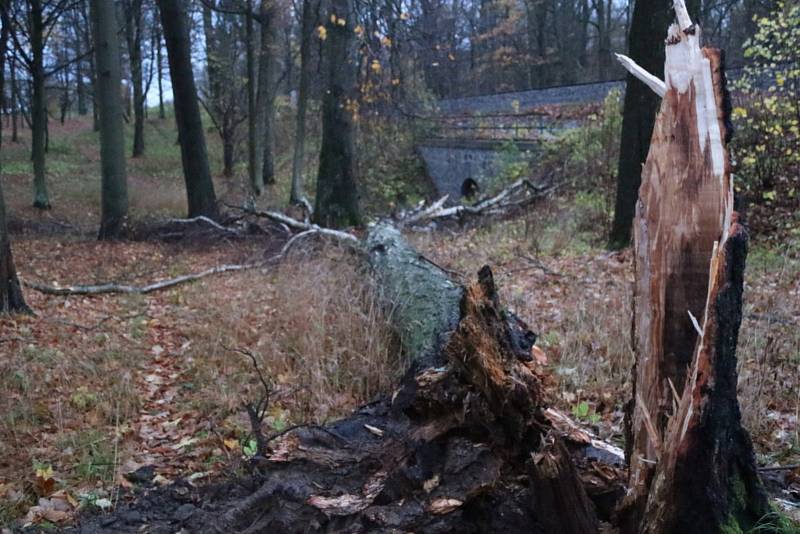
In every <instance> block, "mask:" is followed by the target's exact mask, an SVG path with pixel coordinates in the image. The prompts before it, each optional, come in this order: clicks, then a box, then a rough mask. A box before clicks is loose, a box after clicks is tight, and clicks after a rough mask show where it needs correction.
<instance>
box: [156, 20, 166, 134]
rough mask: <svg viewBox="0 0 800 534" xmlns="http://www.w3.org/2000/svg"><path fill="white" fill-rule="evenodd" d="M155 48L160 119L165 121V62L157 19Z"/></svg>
mask: <svg viewBox="0 0 800 534" xmlns="http://www.w3.org/2000/svg"><path fill="white" fill-rule="evenodd" d="M153 47H154V48H155V49H156V76H158V118H159V119H165V118H166V117H167V113H166V111H165V110H164V86H163V79H164V60H163V57H162V54H161V25H160V24H159V22H158V19H157V18H154V19H153Z"/></svg>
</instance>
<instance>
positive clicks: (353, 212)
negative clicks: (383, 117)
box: [314, 0, 361, 227]
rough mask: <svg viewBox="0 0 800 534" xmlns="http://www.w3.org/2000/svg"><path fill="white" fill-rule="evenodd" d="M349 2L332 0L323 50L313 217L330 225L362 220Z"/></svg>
mask: <svg viewBox="0 0 800 534" xmlns="http://www.w3.org/2000/svg"><path fill="white" fill-rule="evenodd" d="M355 26H356V25H355V14H354V12H353V2H352V0H332V1H331V13H330V18H329V19H328V22H327V39H326V40H325V51H326V55H327V62H328V64H327V66H328V72H327V76H328V84H327V90H326V91H325V96H324V97H323V102H322V147H321V149H320V154H319V173H318V174H317V196H316V206H315V208H314V219H315V221H316V222H317V223H318V224H321V225H323V226H330V227H341V226H347V225H357V224H359V223H360V222H361V214H360V212H359V207H358V192H357V189H356V171H355V154H354V149H353V114H354V113H356V112H357V110H356V109H355V104H356V101H355V94H354V85H355V76H356V72H355V70H356V61H355V57H354V53H353V52H354V50H353V44H354V36H355V33H354V30H355Z"/></svg>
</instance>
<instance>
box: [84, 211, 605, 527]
mask: <svg viewBox="0 0 800 534" xmlns="http://www.w3.org/2000/svg"><path fill="white" fill-rule="evenodd" d="M362 246H363V248H364V251H365V254H366V256H367V258H368V261H369V263H370V265H371V267H372V269H373V272H374V276H375V278H376V280H377V281H378V285H379V287H380V291H381V292H382V293H383V297H384V299H385V302H387V303H392V305H393V309H392V311H391V317H392V322H393V324H394V325H395V327H396V329H397V332H398V334H399V336H400V337H401V338H402V340H403V342H404V346H405V354H406V356H407V358H408V366H409V367H408V371H407V372H406V373H405V375H404V378H403V379H402V380H401V382H400V384H399V386H398V387H397V389H396V390H395V391H394V393H393V394H392V395H391V396H390V397H387V398H384V399H382V400H379V401H376V402H375V403H372V404H370V405H367V406H365V407H363V408H362V409H360V410H359V411H357V412H356V413H355V414H353V415H352V416H350V417H348V418H345V419H343V420H341V421H338V422H336V423H333V424H331V425H328V426H324V427H321V426H301V427H298V428H295V429H293V430H291V431H289V432H285V433H283V434H281V435H280V436H278V437H272V438H268V439H267V447H266V452H265V454H263V456H258V457H256V458H254V459H253V465H254V469H255V470H256V473H257V474H256V476H255V478H254V480H255V481H256V487H255V489H254V490H252V491H243V490H241V489H240V490H239V491H236V492H230V493H229V494H228V495H226V497H225V498H224V499H221V500H220V499H215V500H210V501H208V502H206V503H203V504H202V505H200V506H197V507H196V508H195V509H194V510H193V512H192V513H191V514H190V516H189V517H187V518H184V524H185V526H187V527H188V528H190V529H192V528H195V529H198V530H202V531H204V532H214V531H216V532H332V531H336V532H367V531H370V532H390V531H398V532H494V531H500V530H506V531H510V532H541V533H550V532H564V533H568V534H569V533H575V534H579V533H580V534H583V533H585V534H589V533H595V532H597V529H598V521H597V518H596V514H595V511H594V506H593V505H592V503H591V501H590V499H589V497H588V495H587V492H586V491H585V490H584V487H583V484H582V483H581V480H580V477H579V473H578V470H577V469H576V467H575V465H574V463H573V460H572V458H571V456H570V454H569V452H568V448H567V446H566V444H565V442H564V441H563V440H562V438H561V435H560V433H559V432H558V431H556V430H555V429H554V427H553V425H552V424H551V422H550V420H549V418H548V416H547V414H546V413H545V409H546V402H545V394H544V388H543V386H542V383H541V380H540V376H539V375H538V374H537V372H536V370H535V367H534V364H533V362H532V361H531V360H532V358H531V348H532V346H533V344H534V341H535V338H536V337H535V335H534V334H533V333H532V332H531V331H530V330H528V329H527V327H526V326H525V325H524V324H523V323H522V322H521V321H520V320H519V319H517V318H516V317H515V316H514V315H513V314H511V313H508V312H506V311H505V310H504V309H503V308H502V306H501V305H500V302H499V299H498V296H497V292H496V288H495V285H494V280H493V277H492V273H491V270H490V269H489V268H488V267H484V268H483V269H482V270H481V272H480V273H479V276H478V280H477V281H476V282H475V283H473V284H470V285H469V286H466V287H465V286H462V285H461V284H459V283H457V282H456V281H454V280H452V279H451V278H450V276H449V275H448V274H447V273H446V272H445V271H443V270H442V269H440V268H439V267H437V266H436V265H434V264H433V263H431V262H429V261H428V260H426V259H425V258H423V257H421V256H420V255H419V254H418V253H417V252H416V251H414V250H413V249H412V248H411V247H409V245H408V244H407V243H406V242H405V241H404V240H403V238H402V237H401V235H400V233H399V231H397V230H396V229H395V228H394V227H392V226H389V225H379V226H376V227H374V228H372V229H371V230H370V232H369V233H368V235H367V236H366V238H365V239H364V240H363V241H362ZM124 517H126V516H125V512H124V510H123V511H120V513H119V515H117V516H115V517H113V518H112V519H111V520H108V519H106V525H105V527H103V528H100V525H98V524H97V523H91V522H90V523H89V524H87V525H85V526H84V527H83V531H85V532H100V531H103V530H104V528H106V529H107V530H114V529H119V528H120V527H121V525H122V522H124V521H125V519H124ZM117 521H119V522H120V523H117ZM132 528H133V527H132Z"/></svg>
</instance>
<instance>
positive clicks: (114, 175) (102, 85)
mask: <svg viewBox="0 0 800 534" xmlns="http://www.w3.org/2000/svg"><path fill="white" fill-rule="evenodd" d="M90 9H91V15H92V24H93V27H94V39H95V41H94V54H95V65H96V66H97V101H98V104H99V108H100V109H99V112H100V165H101V170H102V216H101V220H100V233H99V238H100V239H114V238H117V237H119V235H120V232H121V231H122V229H123V225H124V223H125V218H126V217H127V215H128V187H127V179H126V174H125V137H124V134H123V129H122V102H121V101H120V97H121V95H120V88H121V86H122V74H121V68H120V59H119V40H118V37H117V31H118V30H117V16H116V9H115V7H114V4H113V3H111V2H107V1H106V0H91V7H90Z"/></svg>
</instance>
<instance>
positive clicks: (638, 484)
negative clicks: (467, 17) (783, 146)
mask: <svg viewBox="0 0 800 534" xmlns="http://www.w3.org/2000/svg"><path fill="white" fill-rule="evenodd" d="M675 10H676V14H677V19H678V24H673V25H672V26H671V27H670V28H669V31H668V36H667V41H666V63H665V69H664V70H665V77H666V80H665V81H664V82H661V81H660V80H658V79H656V78H655V77H653V76H651V75H649V74H648V73H645V72H643V71H642V69H641V68H639V67H638V66H637V65H635V64H634V63H632V62H630V61H629V60H627V58H624V59H625V60H624V61H623V65H624V66H625V67H626V68H628V69H629V70H630V71H631V72H632V73H633V74H634V75H636V76H638V77H640V79H643V81H645V83H648V85H649V86H650V87H651V88H652V89H653V90H654V91H656V92H657V93H658V94H660V95H661V96H662V97H663V101H662V104H661V109H660V111H659V114H658V117H657V119H656V124H655V128H654V131H653V137H652V141H651V145H650V152H649V154H648V157H647V162H646V163H645V166H644V169H643V171H642V185H641V189H640V191H639V202H638V205H637V209H636V218H635V221H634V237H635V273H636V274H635V287H634V334H633V344H634V349H635V353H636V364H635V368H634V394H633V399H632V400H631V404H630V407H629V414H628V415H629V417H628V429H627V430H628V438H629V439H628V447H627V456H628V460H629V464H630V475H629V490H628V494H627V495H626V498H625V502H624V503H623V507H622V517H623V518H624V520H623V526H624V530H625V531H627V532H648V533H662V532H667V533H668V532H723V531H724V532H728V531H730V532H739V531H740V530H738V529H739V528H741V529H743V530H744V531H746V530H748V529H749V528H751V527H752V526H753V525H755V524H756V523H757V522H758V521H759V520H761V519H762V518H763V516H765V515H766V514H767V513H768V512H769V508H768V504H767V499H766V495H765V493H764V492H763V490H762V488H761V483H760V481H759V478H758V474H757V471H756V465H755V458H754V455H753V449H752V446H751V444H750V440H749V437H748V435H747V433H746V431H745V430H744V429H743V428H742V426H741V421H740V414H739V406H738V402H737V399H736V354H735V351H736V340H737V336H738V331H739V325H740V323H741V314H742V280H743V271H744V260H745V256H746V241H747V235H746V232H745V230H744V228H743V227H742V225H741V224H740V223H739V221H738V216H737V215H736V213H735V212H734V211H733V186H732V183H731V176H730V169H729V159H728V151H727V142H728V137H729V135H730V133H731V129H730V126H729V123H728V112H729V103H728V95H727V91H726V87H725V74H724V68H723V55H722V52H720V51H719V50H716V49H709V48H702V49H701V48H700V28H699V27H697V26H695V25H693V24H692V23H691V21H690V20H689V17H688V14H687V13H686V8H685V6H684V4H683V2H682V1H681V0H678V1H676V3H675ZM725 528H733V529H734V530H725Z"/></svg>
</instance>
